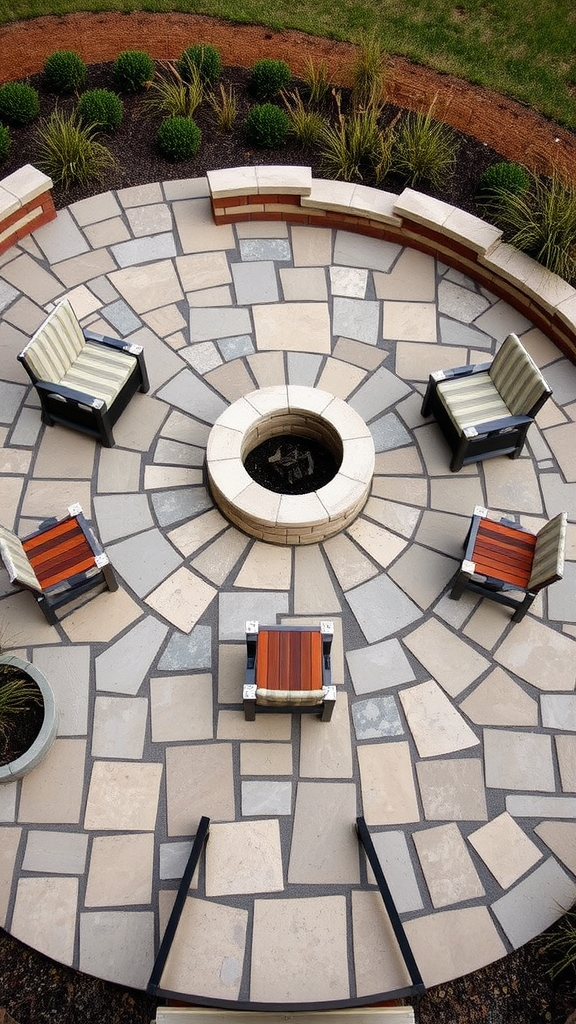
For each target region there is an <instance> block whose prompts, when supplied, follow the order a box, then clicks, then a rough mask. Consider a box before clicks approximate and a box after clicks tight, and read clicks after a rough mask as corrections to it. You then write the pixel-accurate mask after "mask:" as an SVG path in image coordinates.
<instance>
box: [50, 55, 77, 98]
mask: <svg viewBox="0 0 576 1024" xmlns="http://www.w3.org/2000/svg"><path fill="white" fill-rule="evenodd" d="M85 81H86V65H85V63H84V61H83V60H82V58H81V56H80V54H79V53H76V51H75V50H55V51H54V53H51V54H50V56H49V57H47V58H46V62H45V64H44V82H45V84H46V87H47V88H48V89H50V91H51V92H57V93H66V92H75V91H76V89H81V88H82V86H83V85H84V82H85Z"/></svg>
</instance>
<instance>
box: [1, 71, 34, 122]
mask: <svg viewBox="0 0 576 1024" xmlns="http://www.w3.org/2000/svg"><path fill="white" fill-rule="evenodd" d="M39 113H40V98H39V96H38V92H37V90H36V89H34V87H33V86H31V85H28V83H27V82H5V83H4V85H0V121H2V122H3V123H5V124H13V125H16V126H18V125H23V124H30V122H31V121H33V120H34V118H35V117H37V116H38V114H39Z"/></svg>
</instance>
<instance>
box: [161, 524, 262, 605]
mask: <svg viewBox="0 0 576 1024" xmlns="http://www.w3.org/2000/svg"><path fill="white" fill-rule="evenodd" d="M215 514H216V515H217V516H218V519H219V520H220V521H221V522H222V523H225V520H224V519H223V518H222V516H220V513H219V512H216V513H215ZM206 515H208V516H211V515H212V512H207V513H206ZM202 518H203V517H202ZM193 522H195V520H193ZM218 525H219V524H218V523H217V521H216V520H214V521H213V522H211V523H208V522H206V523H202V524H201V527H205V528H207V529H210V528H211V527H212V529H213V528H214V526H216V527H217V526H218ZM181 529H182V530H183V532H184V534H186V533H187V534H188V535H190V533H191V532H192V531H191V530H186V528H185V527H182V528H181ZM171 539H172V538H171ZM249 543H250V540H249V538H248V537H246V536H245V534H243V533H240V531H239V530H233V529H230V527H228V529H226V530H225V531H224V533H220V536H218V537H217V538H216V540H214V541H213V542H212V544H209V545H208V546H207V547H206V548H204V550H203V551H201V552H200V554H199V555H196V558H194V559H193V560H192V563H191V565H192V568H193V569H195V570H196V572H199V573H201V574H202V576H206V577H207V579H209V580H210V582H211V583H213V584H214V585H215V586H217V587H220V586H222V584H223V583H224V582H225V580H226V579H227V578H228V576H229V575H230V573H231V572H232V571H233V569H234V567H235V566H236V564H237V562H238V561H239V559H241V558H242V555H243V554H244V552H245V551H246V548H247V547H248V544H249ZM186 546H188V544H187V545H186Z"/></svg>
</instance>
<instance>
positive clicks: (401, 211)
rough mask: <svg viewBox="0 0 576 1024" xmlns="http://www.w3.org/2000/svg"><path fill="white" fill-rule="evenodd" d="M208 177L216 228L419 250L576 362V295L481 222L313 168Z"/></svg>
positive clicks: (433, 202) (418, 197) (414, 196)
mask: <svg viewBox="0 0 576 1024" xmlns="http://www.w3.org/2000/svg"><path fill="white" fill-rule="evenodd" d="M207 177H208V184H209V188H210V196H211V201H212V211H213V214H214V220H215V221H216V223H217V224H233V223H235V222H238V221H251V220H267V221H275V220H277V221H289V222H290V223H292V224H305V225H310V226H313V227H326V228H335V229H340V230H344V231H355V232H357V233H359V234H363V235H369V236H370V237H372V238H380V239H382V240H383V241H388V242H397V243H398V244H400V245H407V246H410V247H412V248H414V249H419V250H420V251H422V252H426V253H428V254H430V255H432V256H436V257H438V258H439V259H441V260H443V261H444V262H445V263H447V264H448V265H449V266H451V267H454V268H456V269H457V270H461V271H462V272H463V273H465V274H467V275H469V276H470V277H472V278H474V279H475V280H476V281H478V282H479V283H480V284H482V285H483V286H484V287H485V288H487V289H489V290H490V291H491V292H493V293H494V294H495V295H498V296H499V297H500V298H502V299H504V300H505V301H506V302H509V303H510V305H511V306H514V307H515V308H516V309H518V310H519V311H520V312H521V313H523V314H524V315H525V316H526V317H527V318H528V319H529V320H531V321H532V322H533V323H534V324H535V325H536V326H537V327H539V328H540V329H541V330H542V331H544V332H545V334H547V336H548V337H549V338H550V339H551V340H552V341H554V342H555V343H556V345H557V346H558V348H559V349H560V350H561V351H562V352H564V354H565V355H566V356H567V357H568V358H569V359H570V360H571V361H572V362H574V363H576V289H574V288H573V287H572V286H571V285H569V284H567V282H566V281H564V280H563V279H562V278H560V277H558V276H557V275H556V274H552V273H550V271H549V270H546V269H545V268H544V267H543V266H541V265H540V264H539V263H537V262H536V261H535V260H533V259H531V258H530V257H529V256H526V255H525V254H524V253H521V252H519V251H518V250H517V249H514V248H513V247H512V246H511V245H508V244H507V243H505V242H503V241H502V232H501V231H500V230H499V229H498V228H496V227H494V226H493V225H492V224H488V223H487V221H484V220H482V219H481V218H480V217H475V216H473V214H470V213H467V212H466V211H465V210H460V209H458V207H456V206H451V205H450V204H449V203H444V202H442V201H441V200H439V199H433V198H432V197H430V196H427V195H424V194H423V193H421V192H415V191H414V190H413V189H409V188H408V189H405V190H404V191H403V192H402V193H401V195H399V196H398V195H395V194H393V193H391V192H384V191H382V190H380V189H376V188H368V187H367V186H366V185H356V184H352V183H349V182H345V181H328V180H325V179H320V178H313V177H312V171H311V169H310V168H309V167H292V166H287V167H282V166H280V167H259V166H252V167H231V168H224V169H222V170H217V171H209V172H208V175H207Z"/></svg>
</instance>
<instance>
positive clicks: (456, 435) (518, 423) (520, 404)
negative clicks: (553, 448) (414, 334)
mask: <svg viewBox="0 0 576 1024" xmlns="http://www.w3.org/2000/svg"><path fill="white" fill-rule="evenodd" d="M551 394H552V391H551V389H550V388H549V387H548V385H547V383H546V381H545V380H544V377H543V376H542V374H541V373H540V370H539V369H538V367H537V366H536V363H535V362H534V361H533V360H532V358H531V356H530V355H529V354H528V352H526V349H525V348H524V347H523V346H522V345H521V343H520V341H519V340H518V338H517V337H516V335H515V334H509V335H508V337H507V338H506V340H505V341H504V343H503V344H502V346H501V347H500V349H499V350H498V352H497V353H496V355H495V357H494V359H493V360H492V362H491V363H477V364H476V365H473V366H458V367H456V368H455V369H453V370H437V371H436V372H435V373H432V374H430V377H429V379H428V387H427V389H426V394H425V396H424V401H423V403H422V415H423V416H434V417H435V419H436V420H437V421H438V424H439V426H440V428H441V430H442V432H443V434H444V436H445V438H446V440H447V441H448V444H449V445H450V448H451V449H452V461H451V463H450V469H451V470H452V472H453V473H455V472H457V471H458V470H459V469H462V466H465V465H467V464H468V463H471V462H478V461H480V460H481V459H489V458H492V456H494V455H508V456H509V457H510V458H511V459H517V458H518V457H519V455H520V453H521V451H522V448H523V447H524V442H525V440H526V433H527V431H528V427H529V426H530V424H531V423H532V422H533V420H534V417H535V416H536V413H537V412H538V411H539V410H540V409H541V408H542V406H543V405H544V402H545V401H546V399H547V398H549V397H550V395H551Z"/></svg>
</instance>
